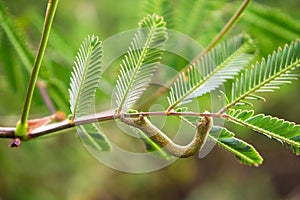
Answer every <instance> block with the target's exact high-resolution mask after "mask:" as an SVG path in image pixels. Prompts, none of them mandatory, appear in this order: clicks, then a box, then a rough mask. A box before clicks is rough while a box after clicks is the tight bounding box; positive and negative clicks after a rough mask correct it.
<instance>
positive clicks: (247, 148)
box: [210, 126, 263, 166]
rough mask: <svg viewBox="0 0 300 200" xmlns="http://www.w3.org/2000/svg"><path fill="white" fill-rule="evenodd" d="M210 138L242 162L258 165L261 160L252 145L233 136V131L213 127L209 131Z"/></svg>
mask: <svg viewBox="0 0 300 200" xmlns="http://www.w3.org/2000/svg"><path fill="white" fill-rule="evenodd" d="M210 138H211V139H213V140H215V141H216V142H217V143H218V145H219V146H221V147H223V148H224V149H226V150H227V151H229V152H231V153H233V154H234V155H235V156H236V157H237V158H238V160H239V161H240V162H241V163H243V164H246V165H254V166H258V165H260V164H261V163H262V161H263V158H262V157H261V156H260V155H259V153H258V152H257V151H256V150H255V149H254V147H253V146H252V145H250V144H247V143H246V142H244V141H243V140H240V139H237V138H235V137H234V133H232V132H231V131H229V130H227V129H226V128H223V127H218V126H215V127H213V128H212V130H211V131H210Z"/></svg>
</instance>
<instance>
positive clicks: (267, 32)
mask: <svg viewBox="0 0 300 200" xmlns="http://www.w3.org/2000/svg"><path fill="white" fill-rule="evenodd" d="M241 22H242V23H241V24H242V26H243V27H244V28H245V29H246V30H247V32H248V33H250V34H251V35H252V36H253V37H254V38H256V40H258V41H259V42H261V43H263V44H264V45H261V46H259V49H260V51H261V53H262V54H263V55H266V54H268V53H269V51H270V50H269V49H270V48H271V49H274V48H277V46H278V45H282V44H284V43H287V42H290V41H292V40H295V38H299V36H300V35H299V33H300V21H299V20H297V19H295V18H293V17H291V16H289V15H288V14H287V13H283V12H282V10H280V9H277V8H271V7H268V6H266V5H261V4H259V3H257V2H252V3H251V5H250V6H249V8H248V9H247V11H246V12H245V15H244V16H243V17H242V18H241Z"/></svg>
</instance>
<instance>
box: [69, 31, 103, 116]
mask: <svg viewBox="0 0 300 200" xmlns="http://www.w3.org/2000/svg"><path fill="white" fill-rule="evenodd" d="M102 57H103V51H102V44H101V42H100V41H99V39H98V37H95V36H91V37H90V36H88V38H87V39H86V40H85V41H84V42H83V43H82V45H81V46H80V49H79V51H78V54H77V56H76V61H75V63H74V67H73V72H72V77H71V84H70V89H69V94H70V104H71V112H72V114H73V116H74V117H79V116H82V115H87V114H91V113H90V110H91V109H92V106H91V105H92V104H93V100H94V96H95V92H96V89H97V88H98V87H99V82H100V78H101V71H102V66H101V65H102Z"/></svg>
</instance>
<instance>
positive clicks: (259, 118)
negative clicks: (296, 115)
mask: <svg viewBox="0 0 300 200" xmlns="http://www.w3.org/2000/svg"><path fill="white" fill-rule="evenodd" d="M229 115H230V118H228V119H229V120H230V121H232V122H235V123H237V124H240V125H243V126H245V127H248V128H250V129H252V130H254V131H256V132H258V133H261V134H263V135H266V136H267V137H269V138H273V139H275V140H277V141H278V142H280V143H284V144H287V145H288V146H289V147H290V148H291V150H292V151H293V152H294V153H295V154H296V155H299V154H300V125H296V124H295V123H294V122H288V121H285V120H283V119H279V118H277V117H272V116H269V115H264V114H258V115H254V111H252V110H250V111H247V110H231V111H229Z"/></svg>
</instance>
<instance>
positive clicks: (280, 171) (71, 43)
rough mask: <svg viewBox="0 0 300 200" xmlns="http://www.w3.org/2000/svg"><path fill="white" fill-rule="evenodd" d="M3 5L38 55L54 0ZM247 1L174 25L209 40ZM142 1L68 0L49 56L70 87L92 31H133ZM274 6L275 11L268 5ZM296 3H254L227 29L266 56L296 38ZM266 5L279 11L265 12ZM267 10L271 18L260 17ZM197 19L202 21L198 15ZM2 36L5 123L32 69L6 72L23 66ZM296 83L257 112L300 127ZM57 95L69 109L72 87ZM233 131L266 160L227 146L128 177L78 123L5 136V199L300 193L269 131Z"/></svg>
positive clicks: (292, 168) (0, 157)
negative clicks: (91, 150) (38, 134)
mask: <svg viewBox="0 0 300 200" xmlns="http://www.w3.org/2000/svg"><path fill="white" fill-rule="evenodd" d="M3 2H4V5H5V7H7V9H8V11H9V13H10V14H11V15H12V16H13V17H14V20H15V21H16V23H17V24H18V26H19V28H20V30H21V31H24V32H25V38H26V40H27V41H28V45H29V46H30V48H31V50H32V52H33V53H35V52H36V49H37V44H38V41H39V37H40V31H41V28H42V20H43V15H44V12H45V7H46V5H47V1H45V0H44V1H34V0H14V1H8V0H5V1H3ZM153 2H156V1H153ZM199 2H200V1H199ZM203 2H204V1H203ZM168 3H169V5H170V7H171V8H173V9H175V10H176V9H177V10H178V7H179V6H182V5H183V4H190V5H185V6H187V8H188V6H191V9H192V8H193V1H184V0H181V1H176V0H170V1H169V2H168ZM240 3H241V1H221V0H214V1H209V5H208V6H204V7H203V8H202V10H201V12H197V13H192V14H193V15H191V13H189V12H187V13H186V15H185V14H184V12H183V14H182V13H181V14H180V13H176V12H175V14H174V16H175V19H176V18H177V17H178V21H176V20H175V21H173V22H170V25H171V28H174V29H175V30H178V31H180V32H183V33H184V34H187V35H189V36H191V37H192V38H194V39H195V40H197V41H198V42H199V43H200V44H201V45H203V46H205V45H207V44H208V42H209V41H210V40H211V39H212V38H213V37H214V35H215V34H216V33H217V32H218V31H219V30H220V29H221V28H222V25H224V24H225V23H226V21H227V20H228V19H229V18H230V16H231V15H232V14H233V13H234V11H235V10H236V8H237V7H238V6H239V4H240ZM145 5H147V4H146V3H145V0H124V1H111V0H101V1H97V0H77V1H73V0H61V1H60V3H59V6H58V10H57V15H56V17H55V21H54V25H53V31H52V33H51V37H50V40H49V46H48V48H47V51H46V55H45V57H46V60H47V63H46V64H47V66H49V65H50V66H51V70H52V72H51V73H53V74H54V75H55V77H56V78H57V79H59V80H61V84H62V86H61V88H67V87H68V84H69V80H68V77H69V76H70V71H71V67H72V65H73V61H74V58H75V55H76V51H77V49H78V47H79V45H80V43H81V41H82V40H83V39H84V38H85V37H86V36H87V35H88V34H96V35H99V36H100V37H101V39H102V40H105V39H106V38H108V37H110V36H112V35H114V34H117V33H119V32H122V31H126V30H130V29H133V28H136V27H137V23H138V21H139V20H140V19H141V17H142V16H144V14H145V11H144V10H145V9H144V8H145ZM203 5H205V4H203ZM266 6H268V8H267V7H266ZM269 7H270V8H273V9H275V10H271V11H270V10H269V9H270V8H269ZM299 8H300V1H297V0H287V1H279V0H276V1H275V0H274V1H267V0H264V1H263V0H261V1H258V0H257V1H253V2H252V4H251V5H250V7H249V9H248V11H246V12H245V14H244V16H243V17H242V19H241V20H240V21H239V22H238V23H237V24H236V26H235V27H234V28H233V29H232V30H231V32H230V33H228V36H230V35H234V34H235V33H240V32H247V33H250V34H251V35H252V37H253V38H254V39H256V41H257V45H258V48H259V50H260V56H266V55H267V54H268V53H271V52H272V51H273V50H274V49H276V48H277V47H278V46H279V45H283V44H284V43H289V42H290V41H292V40H294V39H296V37H298V38H299V36H300V12H299ZM199 9H200V8H199ZM192 11H193V10H191V12H192ZM264 11H269V12H268V13H273V14H274V16H271V17H266V16H265V15H264V14H263V13H264ZM281 12H282V13H285V14H280V13H281ZM159 14H161V13H159ZM260 14H261V16H263V17H262V18H263V19H268V20H266V21H263V19H262V18H257V17H258V16H260ZM287 15H288V16H287ZM193 16H194V18H193V19H196V20H193V21H192V17H193ZM185 17H186V19H185ZM255 17H256V18H255ZM276 17H278V18H276ZM166 20H168V18H167V17H166ZM180 20H181V21H185V22H186V23H187V25H186V26H185V24H184V23H182V22H181V23H182V24H183V25H181V26H180ZM172 23H173V24H172ZM178 24H179V25H178ZM193 24H194V26H192V25H193ZM266 24H267V25H268V26H266ZM172 26H173V27H172ZM189 27H191V28H189ZM0 38H1V45H0V46H1V50H0V54H2V55H0V95H1V96H0V97H1V98H0V105H1V106H0V126H13V125H14V124H15V123H16V121H17V120H18V116H19V114H20V112H21V107H22V105H23V98H24V94H25V89H26V81H28V74H27V72H26V70H24V71H21V73H19V75H18V76H14V75H12V74H9V73H8V72H10V71H9V69H8V64H10V65H9V66H12V67H11V68H13V67H14V69H18V67H20V66H21V67H22V64H21V62H20V61H19V60H18V57H17V56H16V55H15V53H14V51H13V49H12V47H11V45H10V44H9V41H8V40H7V38H5V34H4V33H3V31H0ZM116 48H118V47H116ZM4 56H10V57H11V58H12V60H13V61H12V63H7V62H5V61H4V60H5V59H4ZM46 64H45V65H46ZM41 73H42V74H43V73H44V77H48V78H49V77H51V74H50V75H49V74H48V72H46V71H45V70H44V71H42V72H41ZM13 74H18V73H13ZM16 77H17V78H16ZM12 79H15V80H12ZM49 79H50V78H49ZM104 79H105V80H106V81H107V83H113V80H110V77H106V78H104ZM299 88H300V82H299V81H298V82H295V83H293V84H292V85H288V86H284V87H283V88H282V90H280V91H277V92H276V93H275V94H269V95H267V96H266V97H267V102H266V103H259V104H257V105H256V106H255V108H256V110H257V112H264V113H267V114H271V115H273V116H278V117H280V118H285V119H287V120H291V121H294V122H296V123H298V124H300V114H299V113H300V104H299V101H300V93H299ZM53 90H55V88H54V89H53ZM53 94H56V95H59V94H57V93H55V92H53ZM98 96H99V97H98V98H99V99H100V100H101V101H102V102H104V103H101V105H99V106H98V107H99V109H101V108H105V106H107V105H109V104H110V101H109V99H110V97H109V95H108V94H105V93H103V94H102V93H101V92H100V93H99V94H98ZM59 97H60V98H61V99H62V101H61V102H55V103H56V104H55V105H56V107H57V108H59V109H62V110H64V111H67V110H68V104H67V102H64V99H65V98H67V97H68V94H67V90H65V94H61V95H60V96H59ZM31 113H32V114H31V117H32V118H34V117H39V116H45V115H48V114H49V112H48V110H47V108H46V107H45V106H44V105H43V102H42V100H41V99H40V97H39V95H38V93H37V94H36V95H35V99H34V104H33V108H32V112H31ZM232 130H234V132H235V133H236V134H237V136H239V137H241V138H244V139H246V141H248V142H249V143H251V144H253V145H254V146H255V147H256V148H257V150H258V151H260V152H261V154H262V156H263V157H264V159H265V161H264V163H263V164H262V165H261V166H260V167H258V168H256V167H248V166H244V165H241V164H239V163H238V162H237V161H236V159H235V158H234V157H233V156H232V155H231V154H230V153H228V152H225V151H224V150H223V149H221V148H219V147H215V148H214V149H213V151H211V152H210V153H209V154H208V155H207V156H206V157H205V158H202V159H199V158H198V157H197V156H194V157H192V158H188V159H180V160H178V161H176V162H175V163H173V164H172V165H171V166H168V167H166V168H164V169H161V170H158V171H155V172H151V173H145V174H128V173H124V172H119V171H116V170H114V169H110V168H108V167H106V166H105V165H103V164H101V163H99V162H98V161H96V160H95V159H94V158H93V157H92V156H90V155H89V154H88V153H87V152H86V150H85V149H84V148H83V147H82V145H81V144H80V142H79V140H78V138H77V137H76V134H75V133H76V131H75V130H70V131H68V132H66V134H61V135H59V136H57V137H51V138H47V139H37V140H33V141H30V142H24V143H22V145H21V146H20V148H18V149H11V148H8V144H9V141H8V140H0V200H2V199H3V200H6V199H43V200H48V199H49V200H50V199H72V200H73V199H187V200H195V199H237V200H238V199H300V159H299V158H298V157H296V156H295V155H293V154H292V153H291V152H290V151H289V150H288V149H287V148H285V147H284V146H282V145H280V144H279V143H277V142H275V141H272V140H269V139H268V138H266V137H263V136H261V135H258V134H256V133H253V132H250V131H249V130H247V129H244V128H241V127H232Z"/></svg>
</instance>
